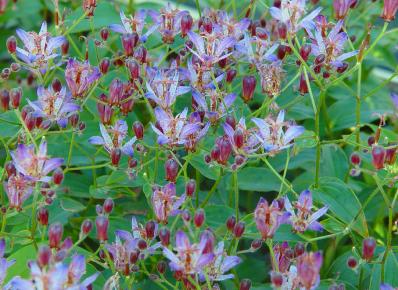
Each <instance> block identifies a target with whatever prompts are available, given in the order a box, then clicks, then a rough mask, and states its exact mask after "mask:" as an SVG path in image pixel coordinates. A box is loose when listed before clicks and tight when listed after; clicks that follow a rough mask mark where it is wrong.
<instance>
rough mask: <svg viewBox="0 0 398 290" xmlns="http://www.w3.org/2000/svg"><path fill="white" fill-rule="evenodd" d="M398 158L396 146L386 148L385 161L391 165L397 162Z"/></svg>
mask: <svg viewBox="0 0 398 290" xmlns="http://www.w3.org/2000/svg"><path fill="white" fill-rule="evenodd" d="M396 159H397V147H394V148H388V149H387V150H386V160H385V163H387V164H389V165H393V164H394V163H395V160H396Z"/></svg>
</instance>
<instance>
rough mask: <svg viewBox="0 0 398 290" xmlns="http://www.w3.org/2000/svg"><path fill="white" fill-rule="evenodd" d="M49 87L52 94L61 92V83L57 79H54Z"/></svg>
mask: <svg viewBox="0 0 398 290" xmlns="http://www.w3.org/2000/svg"><path fill="white" fill-rule="evenodd" d="M51 87H52V88H53V90H54V92H60V91H61V90H62V83H61V81H60V80H59V79H57V78H55V79H54V80H53V81H52V83H51Z"/></svg>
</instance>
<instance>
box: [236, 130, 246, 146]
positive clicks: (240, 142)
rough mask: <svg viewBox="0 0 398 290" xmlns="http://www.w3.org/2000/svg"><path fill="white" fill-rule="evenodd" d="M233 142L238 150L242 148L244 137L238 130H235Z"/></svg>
mask: <svg viewBox="0 0 398 290" xmlns="http://www.w3.org/2000/svg"><path fill="white" fill-rule="evenodd" d="M234 142H235V146H236V147H238V148H242V147H243V145H244V136H243V132H242V130H240V129H237V130H236V131H235V133H234Z"/></svg>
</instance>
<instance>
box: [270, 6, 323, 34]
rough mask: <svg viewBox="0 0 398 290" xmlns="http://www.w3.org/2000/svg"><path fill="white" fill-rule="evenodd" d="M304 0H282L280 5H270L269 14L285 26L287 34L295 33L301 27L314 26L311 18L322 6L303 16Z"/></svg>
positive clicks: (304, 10)
mask: <svg viewBox="0 0 398 290" xmlns="http://www.w3.org/2000/svg"><path fill="white" fill-rule="evenodd" d="M305 5H306V0H282V1H281V7H280V8H277V7H271V8H270V9H269V12H270V14H271V16H272V17H273V18H274V19H276V20H278V21H280V22H281V23H283V24H285V25H286V26H287V30H288V32H289V34H291V35H294V34H296V33H297V32H298V31H299V30H300V29H301V28H304V29H307V30H308V29H311V28H312V27H313V26H314V22H313V19H314V18H315V17H316V16H317V15H318V14H319V13H320V12H321V10H322V8H321V7H319V8H316V9H315V10H314V11H312V12H311V13H310V14H308V15H307V16H305V12H306V9H305V8H306V7H305Z"/></svg>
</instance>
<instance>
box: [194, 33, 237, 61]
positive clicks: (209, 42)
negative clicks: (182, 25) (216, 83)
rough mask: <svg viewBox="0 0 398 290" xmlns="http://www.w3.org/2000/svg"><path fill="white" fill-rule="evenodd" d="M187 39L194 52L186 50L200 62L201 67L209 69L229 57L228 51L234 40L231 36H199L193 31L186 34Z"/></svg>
mask: <svg viewBox="0 0 398 290" xmlns="http://www.w3.org/2000/svg"><path fill="white" fill-rule="evenodd" d="M188 37H189V39H190V40H191V41H192V43H193V45H194V47H195V50H194V49H192V48H190V47H188V46H187V48H188V49H189V50H190V51H191V52H192V53H193V54H194V55H196V56H197V57H198V58H199V60H200V61H201V63H202V65H203V66H204V67H206V68H208V69H211V68H212V67H213V65H214V64H216V63H218V62H219V61H220V60H223V59H225V58H227V57H228V56H230V55H231V54H232V52H229V51H228V50H229V49H230V48H232V47H233V46H234V45H235V43H236V40H235V38H234V37H232V36H225V37H220V36H216V35H214V36H213V35H209V36H207V37H206V36H201V35H198V34H196V33H195V32H193V31H190V32H188Z"/></svg>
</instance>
